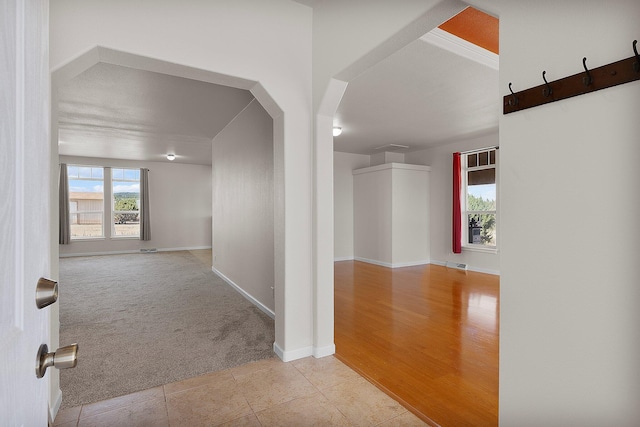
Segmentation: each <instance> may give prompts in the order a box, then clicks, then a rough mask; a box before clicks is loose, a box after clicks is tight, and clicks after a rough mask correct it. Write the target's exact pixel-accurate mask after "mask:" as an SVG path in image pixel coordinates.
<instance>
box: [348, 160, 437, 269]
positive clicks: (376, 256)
mask: <svg viewBox="0 0 640 427" xmlns="http://www.w3.org/2000/svg"><path fill="white" fill-rule="evenodd" d="M353 174H354V177H353V179H354V181H353V182H354V184H353V206H354V208H353V212H354V258H355V259H356V260H360V261H365V262H370V263H373V264H378V265H383V266H387V267H392V268H395V267H404V266H409V265H419V264H427V263H429V168H428V167H426V166H418V165H406V164H401V163H388V164H383V165H377V166H371V167H367V168H363V169H357V170H355V171H354V172H353Z"/></svg>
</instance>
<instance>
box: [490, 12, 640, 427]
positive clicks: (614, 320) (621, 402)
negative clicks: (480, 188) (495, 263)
mask: <svg viewBox="0 0 640 427" xmlns="http://www.w3.org/2000/svg"><path fill="white" fill-rule="evenodd" d="M478 3H494V2H490V1H486V2H478ZM499 3H500V88H501V95H506V94H508V93H509V90H508V84H509V82H513V87H514V90H521V89H526V88H528V87H533V86H537V85H539V84H540V83H541V72H542V70H547V75H546V77H547V79H548V80H549V81H553V80H556V79H559V78H563V77H565V76H569V75H572V74H576V73H579V72H582V71H583V69H582V62H581V61H582V58H583V57H586V58H587V65H588V67H590V68H595V67H599V66H602V65H605V64H608V63H611V62H615V61H618V60H620V59H624V58H628V57H630V56H633V50H632V48H631V42H632V41H633V40H634V39H639V38H640V32H639V30H638V18H639V17H640V3H638V2H637V0H619V1H615V2H613V3H611V2H596V1H588V2H584V1H578V0H572V1H564V2H553V4H552V3H551V2H545V5H544V6H545V7H543V5H541V4H540V3H534V2H513V1H508V0H502V1H500V2H499ZM546 6H549V7H546ZM594 78H597V77H595V76H594ZM552 86H553V84H552ZM639 110H640V82H639V81H636V82H632V83H628V84H624V85H621V86H616V87H613V88H609V89H605V90H601V91H598V92H593V93H589V94H586V95H582V96H578V97H574V98H570V99H565V100H562V101H558V102H554V103H550V104H546V105H542V106H539V107H536V108H532V109H528V110H524V111H521V112H516V113H512V114H508V115H503V116H502V117H501V118H500V184H501V192H500V196H501V197H500V200H501V205H500V220H501V222H500V224H501V240H500V242H501V255H500V257H501V266H500V273H501V280H500V281H501V284H500V424H501V425H503V426H534V425H535V426H539V425H545V426H567V425H581V426H599V425H615V426H632V425H633V426H637V425H639V423H640V405H639V404H638V402H640V364H639V363H638V360H640V310H639V309H638V301H640V286H639V283H640V279H639V277H640V270H639V269H638V260H640V246H639V245H638V242H637V239H638V237H639V236H640V221H638V207H639V206H640V192H638V184H639V183H640V168H639V167H638V165H639V164H640V144H639V140H638V135H640V121H639V120H638V111H639Z"/></svg>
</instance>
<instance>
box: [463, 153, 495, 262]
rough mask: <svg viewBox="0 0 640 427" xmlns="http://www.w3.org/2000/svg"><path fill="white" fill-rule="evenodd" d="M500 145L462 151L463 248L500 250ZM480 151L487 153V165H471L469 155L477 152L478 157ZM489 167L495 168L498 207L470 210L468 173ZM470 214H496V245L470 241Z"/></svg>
mask: <svg viewBox="0 0 640 427" xmlns="http://www.w3.org/2000/svg"><path fill="white" fill-rule="evenodd" d="M498 148H499V147H487V148H480V149H477V150H470V151H465V152H461V153H460V154H461V159H460V169H461V174H460V175H461V179H462V186H461V187H462V188H461V191H460V198H461V199H462V200H461V208H462V209H461V210H460V211H461V212H460V215H461V216H462V249H463V250H469V251H477V252H489V253H497V252H498V245H499V236H500V233H499V232H498V231H499V224H500V221H499V216H498V209H499V203H500V200H499V199H500V198H499V193H500V192H499V185H500V184H499V151H500V150H499V149H498ZM492 151H493V152H495V156H494V163H493V164H491V163H490V159H491V152H492ZM480 153H487V159H488V161H487V165H482V166H480V165H476V166H471V167H470V166H469V165H468V156H469V155H472V154H477V155H478V158H479V155H480ZM487 169H495V186H496V208H495V210H482V211H476V210H470V209H469V206H468V202H469V191H468V187H469V185H468V177H469V175H468V173H469V171H478V170H487ZM470 214H478V215H486V214H489V215H494V216H495V230H496V232H495V245H484V244H478V243H469V215H470Z"/></svg>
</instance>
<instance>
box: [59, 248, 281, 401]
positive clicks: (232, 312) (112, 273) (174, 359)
mask: <svg viewBox="0 0 640 427" xmlns="http://www.w3.org/2000/svg"><path fill="white" fill-rule="evenodd" d="M207 259H208V260H210V259H211V250H195V251H176V252H158V253H150V254H123V255H107V256H86V257H72V258H61V259H60V283H61V286H60V340H61V342H65V343H66V342H78V343H79V346H80V348H79V362H78V366H77V367H76V368H75V369H69V370H63V371H61V372H60V384H61V389H62V392H63V396H64V397H63V403H62V405H63V407H73V406H77V405H80V404H84V403H90V402H96V401H100V400H104V399H108V398H111V397H115V396H120V395H124V394H128V393H131V392H134V391H139V390H144V389H148V388H151V387H154V386H157V385H161V384H167V383H170V382H172V381H178V380H182V379H186V378H190V377H195V376H198V375H200V374H203V373H206V372H213V371H218V370H223V369H227V368H230V367H234V366H238V365H241V364H244V363H247V362H249V361H253V360H260V359H264V358H269V357H273V351H272V345H273V342H274V322H273V319H271V318H270V317H269V316H267V315H266V314H265V313H263V312H262V311H260V310H259V309H258V308H257V307H256V306H255V305H253V304H252V303H251V302H249V301H248V300H246V299H245V298H244V297H243V296H241V295H240V294H239V293H238V292H236V291H235V290H234V289H233V288H231V287H230V286H229V285H228V284H226V283H225V282H224V281H223V280H222V279H220V278H219V277H218V276H216V275H215V274H214V273H213V272H212V271H211V268H210V261H209V262H207Z"/></svg>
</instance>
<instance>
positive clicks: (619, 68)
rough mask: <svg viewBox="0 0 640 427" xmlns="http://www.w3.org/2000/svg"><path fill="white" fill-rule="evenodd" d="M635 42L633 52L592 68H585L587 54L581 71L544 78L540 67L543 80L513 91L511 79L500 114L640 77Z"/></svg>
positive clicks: (544, 73) (639, 57) (544, 72)
mask: <svg viewBox="0 0 640 427" xmlns="http://www.w3.org/2000/svg"><path fill="white" fill-rule="evenodd" d="M637 43H638V41H637V40H634V41H633V45H632V46H633V52H634V56H632V57H630V58H627V59H623V60H621V61H617V62H612V63H611V64H607V65H603V66H602V67H598V68H594V69H593V70H589V69H588V68H587V58H583V59H582V67H583V68H584V71H583V72H581V73H578V74H574V75H572V76H569V77H565V78H563V79H559V80H555V81H552V82H547V78H546V71H543V72H542V79H543V81H544V83H543V84H541V85H539V86H536V87H532V88H529V89H525V90H523V91H520V92H515V93H514V92H513V90H511V83H509V91H510V92H511V93H510V94H509V95H505V96H504V98H503V114H509V113H514V112H516V111H520V110H525V109H527V108H532V107H537V106H538V105H542V104H548V103H549V102H554V101H560V100H561V99H566V98H571V97H573V96H578V95H583V94H585V93H590V92H595V91H597V90H600V89H606V88H608V87H612V86H617V85H621V84H624V83H629V82H632V81H634V80H640V55H638V49H637V47H636V44H637Z"/></svg>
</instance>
